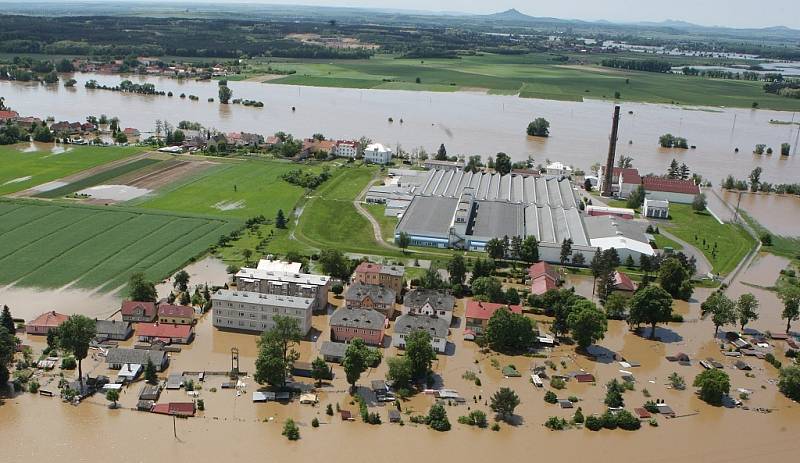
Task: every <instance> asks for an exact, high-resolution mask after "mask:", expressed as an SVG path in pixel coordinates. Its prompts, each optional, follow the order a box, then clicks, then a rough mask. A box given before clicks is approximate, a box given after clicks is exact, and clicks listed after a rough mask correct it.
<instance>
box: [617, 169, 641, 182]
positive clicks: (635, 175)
mask: <svg viewBox="0 0 800 463" xmlns="http://www.w3.org/2000/svg"><path fill="white" fill-rule="evenodd" d="M620 174H622V183H629V184H633V185H638V184H640V183H642V177H640V176H639V170H638V169H633V168H625V169H623V168H622V167H615V168H614V170H612V171H611V175H612V177H613V178H615V179H619V175H620Z"/></svg>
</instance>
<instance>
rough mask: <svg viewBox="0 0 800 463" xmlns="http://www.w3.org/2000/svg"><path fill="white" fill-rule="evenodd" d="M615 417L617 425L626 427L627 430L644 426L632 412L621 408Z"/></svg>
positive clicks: (621, 427) (622, 427)
mask: <svg viewBox="0 0 800 463" xmlns="http://www.w3.org/2000/svg"><path fill="white" fill-rule="evenodd" d="M615 418H616V422H617V426H619V427H620V429H624V430H626V431H635V430H637V429H639V428H641V427H642V423H641V422H640V421H639V419H638V418H636V417H635V416H633V415H632V414H631V412H629V411H627V410H620V411H619V412H617V414H616V416H615Z"/></svg>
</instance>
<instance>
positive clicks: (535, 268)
mask: <svg viewBox="0 0 800 463" xmlns="http://www.w3.org/2000/svg"><path fill="white" fill-rule="evenodd" d="M528 275H529V276H530V277H531V279H532V280H535V279H537V278H539V277H542V276H544V277H548V278H549V279H551V280H553V281H558V280H559V279H560V278H559V275H558V270H556V269H554V268H553V266H552V265H550V264H548V263H547V262H544V261H542V262H536V263H535V264H533V265H531V266H530V267H529V268H528Z"/></svg>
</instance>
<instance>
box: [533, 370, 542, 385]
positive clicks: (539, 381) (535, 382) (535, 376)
mask: <svg viewBox="0 0 800 463" xmlns="http://www.w3.org/2000/svg"><path fill="white" fill-rule="evenodd" d="M531 381H532V382H533V385H534V386H536V387H544V382H543V381H542V378H540V377H539V374H538V373H534V374H532V375H531Z"/></svg>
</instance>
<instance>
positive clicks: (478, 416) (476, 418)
mask: <svg viewBox="0 0 800 463" xmlns="http://www.w3.org/2000/svg"><path fill="white" fill-rule="evenodd" d="M458 422H459V423H461V424H466V425H469V426H477V427H479V428H485V427H486V426H487V425H488V422H487V420H486V413H484V412H482V411H480V410H472V411H471V412H469V414H468V415H466V416H459V417H458Z"/></svg>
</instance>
